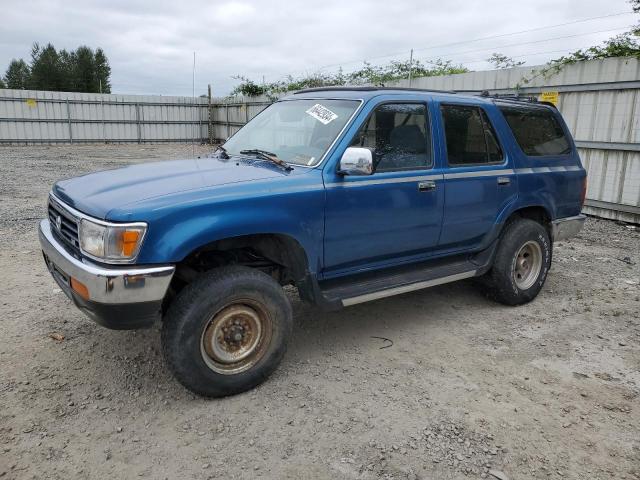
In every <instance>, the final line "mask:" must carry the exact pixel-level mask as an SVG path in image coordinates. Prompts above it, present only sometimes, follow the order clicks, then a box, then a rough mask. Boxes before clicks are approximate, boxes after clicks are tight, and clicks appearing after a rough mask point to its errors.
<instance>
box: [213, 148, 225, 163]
mask: <svg viewBox="0 0 640 480" xmlns="http://www.w3.org/2000/svg"><path fill="white" fill-rule="evenodd" d="M218 152H220V153H219V155H218V156H219V157H220V158H223V159H225V160H228V159H229V154H228V153H227V149H226V148H224V147H223V146H222V145H218V148H216V149H215V151H214V152H213V154H214V155H215V154H216V153H218Z"/></svg>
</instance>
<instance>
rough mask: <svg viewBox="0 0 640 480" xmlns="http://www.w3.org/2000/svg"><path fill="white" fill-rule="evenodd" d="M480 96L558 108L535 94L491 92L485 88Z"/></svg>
mask: <svg viewBox="0 0 640 480" xmlns="http://www.w3.org/2000/svg"><path fill="white" fill-rule="evenodd" d="M480 96H481V97H483V98H493V99H495V100H502V101H507V102H517V103H532V104H536V105H547V106H549V107H553V108H557V107H556V106H555V105H554V104H553V103H551V102H543V101H540V100H538V97H537V96H535V95H522V94H520V93H489V91H488V90H483V91H482V92H480Z"/></svg>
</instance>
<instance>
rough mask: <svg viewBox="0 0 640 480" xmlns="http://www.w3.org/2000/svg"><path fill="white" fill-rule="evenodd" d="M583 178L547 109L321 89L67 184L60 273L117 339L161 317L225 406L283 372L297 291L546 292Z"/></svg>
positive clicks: (57, 218) (51, 248)
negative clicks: (193, 144) (201, 140)
mask: <svg viewBox="0 0 640 480" xmlns="http://www.w3.org/2000/svg"><path fill="white" fill-rule="evenodd" d="M585 188H586V173H585V170H584V169H583V167H582V165H581V163H580V158H579V157H578V154H577V152H576V148H575V145H574V143H573V140H572V139H571V135H570V134H569V132H568V130H567V127H566V125H565V123H564V121H563V120H562V118H561V116H560V114H559V113H558V111H557V110H556V109H555V108H553V106H550V105H543V104H538V103H535V102H525V101H514V100H506V99H500V98H489V97H486V96H485V97H482V96H467V95H458V94H455V93H453V92H449V93H448V92H435V91H420V90H411V89H384V88H338V89H335V88H322V89H312V90H305V91H302V92H299V93H296V94H294V95H291V96H289V97H287V98H285V99H283V100H281V101H278V102H276V103H274V104H273V105H271V106H270V107H268V108H267V109H265V110H264V111H263V112H262V113H260V114H259V115H258V116H257V117H255V118H254V119H253V120H251V121H250V122H249V123H248V124H247V125H246V126H245V127H243V128H242V129H241V130H239V131H238V132H237V133H236V134H235V135H233V137H231V138H230V139H229V140H227V142H226V143H224V145H223V146H221V147H219V148H218V149H217V150H216V151H215V152H214V153H213V154H211V155H210V156H208V157H206V158H198V159H191V160H181V161H168V162H160V163H147V164H141V165H135V166H130V167H126V168H122V169H117V170H111V171H105V172H100V173H94V174H90V175H85V176H82V177H78V178H73V179H69V180H63V181H60V182H58V183H56V184H55V185H54V187H53V189H52V191H51V194H50V196H49V203H48V219H46V220H43V221H42V222H41V223H40V241H41V244H42V249H43V252H44V258H45V261H46V264H47V266H48V268H49V270H50V271H51V273H52V275H53V277H54V278H55V280H56V281H57V283H58V284H59V285H60V287H61V288H62V289H63V290H64V291H65V292H66V294H67V295H68V296H69V297H70V298H71V299H72V300H73V302H74V303H75V304H76V306H78V307H79V308H80V309H81V310H82V311H84V312H85V313H86V314H87V315H89V316H90V317H91V318H92V319H94V320H95V321H96V322H98V323H99V324H101V325H104V326H106V327H109V328H114V329H132V328H141V327H148V326H150V325H152V324H153V323H154V322H155V321H157V320H160V319H161V320H162V344H163V351H164V355H165V357H166V360H167V363H168V365H169V367H170V369H171V370H172V372H173V374H174V375H175V377H176V378H177V379H178V380H179V381H180V382H181V383H182V384H183V385H184V386H186V387H187V388H189V389H190V390H192V391H194V392H196V393H198V394H202V395H206V396H214V397H215V396H223V395H229V394H234V393H238V392H241V391H244V390H247V389H249V388H251V387H253V386H255V385H257V384H259V383H260V382H262V381H263V380H264V379H265V378H267V376H268V375H269V374H270V373H271V372H273V371H274V369H275V368H276V367H277V365H278V363H279V362H280V360H281V359H282V357H283V355H284V352H285V347H286V342H287V339H288V337H289V336H290V333H291V329H292V313H291V306H290V304H289V300H288V299H287V296H286V295H285V293H284V292H283V288H282V287H283V286H285V285H294V286H295V287H297V290H298V292H299V294H300V297H301V298H302V299H303V300H305V301H308V302H312V303H315V304H317V305H319V306H320V307H323V308H326V309H337V308H341V307H345V306H349V305H354V304H358V303H361V302H366V301H369V300H376V299H379V298H383V297H387V296H390V295H396V294H400V293H404V292H409V291H412V290H418V289H422V288H426V287H431V286H434V285H440V284H444V283H447V282H453V281H456V280H461V279H464V278H471V277H476V278H478V280H479V282H478V283H479V285H480V286H481V287H482V288H484V290H485V291H486V293H487V294H488V295H489V296H490V297H492V298H494V299H495V300H497V301H499V302H501V303H504V304H507V305H519V304H523V303H526V302H529V301H530V300H532V299H534V298H535V297H536V295H537V294H538V292H539V291H540V289H541V288H542V285H543V284H544V281H545V278H546V276H547V272H548V270H549V266H550V265H551V256H552V247H553V242H554V241H557V240H561V239H564V238H568V237H570V236H572V235H574V234H576V233H577V232H578V231H579V230H580V228H581V227H582V225H583V223H584V218H585V217H584V216H583V215H581V214H580V210H581V207H582V203H583V201H584V196H585Z"/></svg>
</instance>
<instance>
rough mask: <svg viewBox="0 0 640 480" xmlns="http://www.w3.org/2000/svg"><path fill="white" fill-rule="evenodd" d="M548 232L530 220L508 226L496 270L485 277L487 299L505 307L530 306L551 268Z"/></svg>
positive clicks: (493, 269)
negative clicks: (526, 304)
mask: <svg viewBox="0 0 640 480" xmlns="http://www.w3.org/2000/svg"><path fill="white" fill-rule="evenodd" d="M551 255H552V245H551V241H550V239H549V234H548V233H547V230H546V229H545V228H544V227H543V226H542V225H540V224H539V223H537V222H534V221H533V220H529V219H519V220H516V221H514V222H512V223H510V224H509V225H507V226H506V227H505V230H504V232H503V234H502V237H501V239H500V243H499V244H498V249H497V251H496V257H495V260H494V263H493V267H492V268H491V270H489V272H488V273H487V274H486V275H485V276H484V277H482V284H483V287H484V290H485V292H486V294H487V296H488V297H490V298H492V299H493V300H496V301H498V302H500V303H503V304H505V305H522V304H524V303H528V302H530V301H531V300H533V299H534V298H536V296H537V295H538V293H539V292H540V290H541V289H542V286H543V285H544V282H545V280H546V278H547V273H548V272H549V268H550V267H551Z"/></svg>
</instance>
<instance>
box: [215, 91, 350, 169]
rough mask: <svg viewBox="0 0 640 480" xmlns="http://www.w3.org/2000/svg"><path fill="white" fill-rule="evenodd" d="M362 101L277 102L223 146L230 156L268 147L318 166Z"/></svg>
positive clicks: (280, 155)
mask: <svg viewBox="0 0 640 480" xmlns="http://www.w3.org/2000/svg"><path fill="white" fill-rule="evenodd" d="M359 105H360V102H359V101H358V100H329V99H319V100H308V99H301V100H287V101H281V102H276V103H274V104H272V105H270V106H269V107H267V108H266V109H264V110H263V111H262V112H260V114H258V115H257V116H256V117H254V118H253V119H252V120H251V121H250V122H249V123H247V124H246V125H245V126H244V127H242V128H241V129H240V130H238V132H237V133H236V134H235V135H234V136H233V137H231V138H230V139H229V140H227V142H226V143H225V144H224V145H223V146H224V148H225V150H226V151H227V153H229V154H230V155H239V154H240V152H241V151H243V150H253V149H258V150H264V151H267V152H270V153H271V154H273V155H276V156H277V157H278V158H280V159H282V160H284V161H285V162H287V163H290V164H294V165H308V166H313V165H317V164H318V162H320V160H321V159H322V157H323V156H324V154H325V153H326V151H327V150H328V149H329V147H330V146H331V144H332V143H333V141H334V140H335V139H336V137H337V136H338V135H339V133H340V132H341V131H342V129H343V128H344V126H345V125H346V124H347V122H348V121H349V119H350V118H351V116H352V115H353V114H354V113H355V111H356V110H357V109H358V106H359Z"/></svg>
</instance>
